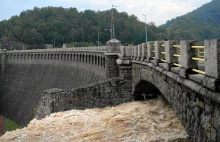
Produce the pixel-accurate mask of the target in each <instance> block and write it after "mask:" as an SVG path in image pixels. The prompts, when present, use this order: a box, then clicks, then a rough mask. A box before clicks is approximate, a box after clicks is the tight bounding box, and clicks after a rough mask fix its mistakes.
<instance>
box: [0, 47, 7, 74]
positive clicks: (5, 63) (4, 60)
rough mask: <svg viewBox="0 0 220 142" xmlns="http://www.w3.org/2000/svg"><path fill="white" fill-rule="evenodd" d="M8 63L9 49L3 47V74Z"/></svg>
mask: <svg viewBox="0 0 220 142" xmlns="http://www.w3.org/2000/svg"><path fill="white" fill-rule="evenodd" d="M6 65H7V50H6V49H3V51H2V54H1V73H2V74H3V73H4V72H5V68H6Z"/></svg>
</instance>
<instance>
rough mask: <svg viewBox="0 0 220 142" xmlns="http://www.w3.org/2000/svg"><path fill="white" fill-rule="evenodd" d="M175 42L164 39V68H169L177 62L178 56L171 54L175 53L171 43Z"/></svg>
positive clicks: (174, 42) (175, 42) (174, 41)
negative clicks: (165, 63)
mask: <svg viewBox="0 0 220 142" xmlns="http://www.w3.org/2000/svg"><path fill="white" fill-rule="evenodd" d="M175 44H177V41H176V40H169V41H165V59H166V62H167V65H166V66H165V69H166V70H170V67H172V66H173V63H178V58H177V57H174V56H173V54H175V53H176V49H175V48H173V45H175Z"/></svg>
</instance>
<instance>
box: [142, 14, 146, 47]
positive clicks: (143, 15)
mask: <svg viewBox="0 0 220 142" xmlns="http://www.w3.org/2000/svg"><path fill="white" fill-rule="evenodd" d="M142 15H143V16H144V17H145V32H146V43H147V23H146V15H145V14H142Z"/></svg>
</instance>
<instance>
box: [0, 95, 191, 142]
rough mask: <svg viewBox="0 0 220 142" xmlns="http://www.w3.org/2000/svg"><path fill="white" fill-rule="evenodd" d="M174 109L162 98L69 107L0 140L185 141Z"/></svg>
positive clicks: (182, 129) (8, 133)
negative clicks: (86, 106) (88, 106)
mask: <svg viewBox="0 0 220 142" xmlns="http://www.w3.org/2000/svg"><path fill="white" fill-rule="evenodd" d="M187 137H188V136H187V133H186V131H185V130H184V128H183V126H182V124H181V122H180V121H179V120H178V118H177V116H176V114H175V112H174V111H173V109H172V108H171V106H170V105H169V104H167V103H166V101H164V100H163V99H162V98H158V99H155V100H148V101H144V102H130V103H125V104H121V105H119V106H116V107H107V108H103V109H86V110H71V111H66V112H59V113H54V114H51V115H50V116H48V117H46V118H44V119H42V120H32V121H31V122H30V124H29V125H28V126H27V127H25V128H23V129H20V130H16V131H13V132H7V133H6V134H5V135H4V136H2V137H1V138H0V141H22V142H23V141H27V142H28V141H51V142H59V141H62V142H63V141H77V142H81V141H88V142H91V141H101V142H105V141H106V142H109V141H115V142H118V141H125V142H131V141H135V142H137V141H147V142H156V141H157V142H159V141H163V142H166V141H169V142H171V141H173V142H174V141H187Z"/></svg>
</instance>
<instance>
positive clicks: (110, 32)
mask: <svg viewBox="0 0 220 142" xmlns="http://www.w3.org/2000/svg"><path fill="white" fill-rule="evenodd" d="M105 31H110V34H111V39H112V29H105Z"/></svg>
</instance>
